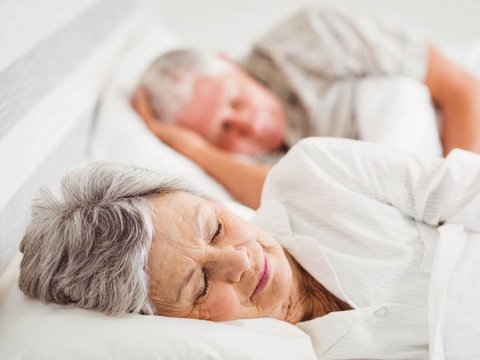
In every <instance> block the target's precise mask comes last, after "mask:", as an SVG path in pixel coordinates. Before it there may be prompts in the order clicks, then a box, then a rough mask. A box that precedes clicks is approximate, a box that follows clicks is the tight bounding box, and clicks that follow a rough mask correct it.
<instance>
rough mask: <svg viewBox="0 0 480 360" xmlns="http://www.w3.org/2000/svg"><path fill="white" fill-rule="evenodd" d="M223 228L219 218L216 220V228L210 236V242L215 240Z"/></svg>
mask: <svg viewBox="0 0 480 360" xmlns="http://www.w3.org/2000/svg"><path fill="white" fill-rule="evenodd" d="M222 230H223V224H222V223H221V222H220V220H217V229H216V231H215V234H213V236H212V240H211V242H213V241H215V239H216V238H217V237H218V236H219V235H220V234H221V233H222Z"/></svg>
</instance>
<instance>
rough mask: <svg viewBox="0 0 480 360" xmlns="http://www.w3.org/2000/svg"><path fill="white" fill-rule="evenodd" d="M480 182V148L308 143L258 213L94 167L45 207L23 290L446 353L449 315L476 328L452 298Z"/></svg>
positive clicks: (360, 344)
mask: <svg viewBox="0 0 480 360" xmlns="http://www.w3.org/2000/svg"><path fill="white" fill-rule="evenodd" d="M479 178H480V158H478V156H477V155H474V154H472V153H468V152H464V151H460V150H455V151H453V152H452V153H451V154H450V155H449V156H448V157H447V158H446V159H430V158H426V159H424V158H420V157H415V156H411V155H406V154H403V153H399V152H394V151H391V150H386V149H383V148H380V147H378V146H376V145H371V144H365V143H357V142H355V141H351V140H335V139H328V140H327V139H318V138H312V139H307V140H303V141H301V142H300V144H299V145H297V146H295V147H294V148H293V149H292V150H291V151H290V152H289V153H288V154H287V156H286V157H285V158H284V159H282V160H281V161H280V162H279V163H278V164H277V165H276V166H275V167H274V168H273V170H272V171H271V172H270V173H269V175H268V178H267V181H266V184H265V187H264V190H263V195H262V205H261V207H260V209H259V210H258V211H257V212H256V215H255V216H254V218H253V220H252V222H247V221H245V220H242V219H241V218H239V217H237V216H236V215H234V214H233V213H231V212H229V211H227V210H226V209H225V208H223V207H222V206H221V204H219V203H217V202H215V201H214V200H212V199H209V198H208V197H205V196H201V195H199V194H197V193H196V192H194V191H192V190H191V189H189V188H188V187H186V186H184V185H182V184H180V183H177V182H168V181H165V180H162V178H160V177H159V176H158V175H157V174H155V173H152V172H150V171H146V170H140V169H135V168H128V167H122V166H118V165H112V164H106V163H97V164H94V165H91V166H89V167H87V168H86V169H84V170H80V171H78V172H75V173H73V174H70V175H68V176H66V177H65V178H64V180H63V184H62V185H63V186H62V190H63V198H62V200H56V199H55V198H53V197H52V196H51V195H50V194H49V193H48V192H45V193H44V194H43V195H42V197H41V198H40V199H38V200H37V203H36V204H34V211H33V218H32V222H31V224H30V226H29V228H28V230H27V233H26V235H25V238H24V239H23V241H22V244H21V250H22V252H23V253H24V257H23V260H22V264H21V277H20V288H21V289H22V290H23V292H24V293H26V294H27V295H29V296H32V297H37V298H39V299H41V300H42V301H44V302H56V303H60V304H75V305H76V306H79V307H83V308H87V309H95V310H99V311H102V312H105V313H107V314H113V315H120V314H123V313H126V312H134V313H144V314H157V315H166V316H175V317H188V318H194V319H208V320H214V321H222V320H232V319H241V318H254V317H274V318H278V319H282V320H285V321H288V322H290V323H294V324H296V323H297V324H298V326H300V327H301V328H302V329H303V330H304V331H306V332H307V333H309V334H310V335H311V336H312V343H313V344H314V346H315V348H316V351H317V354H322V356H325V358H368V359H389V358H395V359H427V358H428V357H429V351H430V356H431V358H435V356H436V355H435V354H436V353H437V352H438V351H440V350H438V349H439V344H441V342H442V336H445V333H442V331H443V330H442V329H444V328H448V326H449V325H451V324H452V322H451V321H450V319H451V318H452V319H453V318H455V319H456V320H455V321H458V319H459V318H461V317H462V316H464V317H463V318H461V319H464V320H465V322H464V323H463V326H466V327H467V329H472V328H469V326H470V325H472V324H475V323H478V321H476V320H475V319H477V320H478V318H479V317H478V315H479V314H478V312H477V313H476V317H475V314H471V313H468V314H467V315H468V316H465V314H464V313H462V311H463V310H465V309H466V311H470V310H471V309H474V308H476V306H470V305H471V303H469V302H468V301H466V302H465V305H464V307H459V306H452V307H450V306H451V305H452V304H454V302H451V301H450V300H449V297H448V296H446V295H445V294H447V295H448V293H449V292H448V291H449V289H450V288H449V287H451V286H453V287H454V288H458V286H459V281H460V277H458V276H457V275H455V272H454V271H453V270H454V269H455V261H457V260H458V259H459V257H462V256H464V255H465V254H464V253H463V252H462V251H463V249H467V248H468V247H467V245H466V244H467V243H468V244H470V243H471V242H469V240H470V239H474V238H476V237H478V235H477V234H476V232H478V231H480V222H479V221H478V219H479V218H480V201H478V200H479V196H480V195H479V194H480V181H479ZM477 240H478V239H477ZM477 243H478V241H477ZM469 246H470V245H469ZM468 249H470V250H469V251H471V250H472V249H473V248H471V247H470V248H468ZM477 249H478V247H477ZM479 253H480V252H479ZM448 269H450V270H452V269H453V270H452V271H451V272H448ZM452 274H453V275H452ZM476 283H477V284H478V281H477V282H476ZM460 288H462V289H465V288H464V287H460ZM477 288H478V286H477ZM478 293H480V291H479V290H478V289H477V293H476V294H477V295H475V294H473V295H472V299H475V297H476V296H477V297H478ZM466 300H468V297H467V299H466ZM472 301H473V300H472ZM446 308H448V311H449V313H448V314H449V316H450V315H451V317H449V316H443V315H444V314H446V313H445V312H444V310H445V309H446ZM455 311H456V312H455ZM448 314H447V315H448ZM439 319H442V320H439ZM469 319H472V320H469ZM307 320H308V321H307ZM477 326H478V325H477ZM477 330H478V328H477ZM473 334H475V333H473ZM467 335H468V334H467ZM477 335H478V333H477ZM470 336H471V335H470ZM474 337H475V336H474ZM457 340H458V339H457ZM451 343H452V341H450V343H449V345H451ZM474 343H476V341H473V342H472V344H473V345H471V346H473V347H475V346H477V345H475V344H474ZM429 346H430V350H429ZM441 349H443V348H441ZM476 350H478V354H480V349H476ZM442 351H443V350H442Z"/></svg>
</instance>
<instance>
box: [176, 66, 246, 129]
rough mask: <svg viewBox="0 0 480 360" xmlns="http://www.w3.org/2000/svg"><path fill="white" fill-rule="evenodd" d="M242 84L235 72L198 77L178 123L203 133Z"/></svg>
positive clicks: (180, 113) (181, 111) (178, 117)
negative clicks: (235, 89)
mask: <svg viewBox="0 0 480 360" xmlns="http://www.w3.org/2000/svg"><path fill="white" fill-rule="evenodd" d="M240 82H241V80H240V78H239V77H237V76H235V74H234V73H233V72H225V73H222V74H219V75H202V76H198V77H197V78H196V79H195V80H194V82H193V88H192V94H191V96H190V99H189V100H188V101H187V102H186V103H185V104H184V106H183V107H182V108H181V110H180V112H179V115H178V116H177V122H178V123H180V124H182V125H186V126H188V127H190V128H192V129H194V130H197V131H201V130H202V129H203V128H204V127H205V126H207V127H208V126H209V125H211V124H210V123H211V122H214V120H215V119H216V118H218V115H219V112H221V111H222V109H223V107H224V106H225V103H226V101H227V99H228V97H229V96H230V94H231V93H233V90H232V89H234V88H235V87H236V86H238V85H239V83H240Z"/></svg>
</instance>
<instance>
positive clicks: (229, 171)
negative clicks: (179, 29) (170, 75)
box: [132, 89, 270, 209]
mask: <svg viewBox="0 0 480 360" xmlns="http://www.w3.org/2000/svg"><path fill="white" fill-rule="evenodd" d="M132 105H133V107H134V108H135V109H136V110H137V112H138V113H139V114H140V115H141V117H142V119H143V120H144V121H145V123H146V124H147V126H148V127H149V128H150V130H151V131H152V132H153V133H154V134H155V135H156V136H157V137H158V138H159V139H160V140H161V141H163V142H164V143H166V144H167V145H169V146H171V147H172V148H173V149H175V150H176V151H178V152H180V153H181V154H183V155H185V156H186V157H188V158H189V159H191V160H192V161H194V162H195V163H197V164H198V165H199V166H201V167H202V168H203V169H204V170H205V171H206V172H207V173H208V174H209V175H210V176H212V177H213V178H215V179H216V180H217V181H218V182H219V183H221V184H222V185H223V186H224V187H225V188H226V189H227V190H228V192H229V193H230V194H231V195H232V196H233V197H234V198H235V199H237V200H238V201H239V202H241V203H242V204H244V205H246V206H249V207H251V208H252V209H256V208H258V206H259V205H260V196H261V193H262V187H263V183H264V181H265V177H266V175H267V173H268V171H269V170H270V167H269V166H265V165H261V164H257V163H254V162H245V161H241V160H239V159H238V158H236V157H235V156H234V155H233V154H231V153H228V152H226V151H224V150H221V149H218V148H216V147H215V146H213V145H211V144H210V143H208V142H207V141H206V140H205V139H203V138H202V137H201V136H200V135H198V134H196V133H194V132H193V131H191V130H189V129H186V128H183V127H180V126H176V125H173V124H167V123H165V122H162V121H159V120H158V119H156V118H155V116H154V115H153V114H152V112H151V110H150V106H149V101H148V94H147V92H146V91H145V90H143V89H140V90H138V91H137V93H136V94H135V95H134V97H133V98H132Z"/></svg>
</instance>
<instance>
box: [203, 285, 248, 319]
mask: <svg viewBox="0 0 480 360" xmlns="http://www.w3.org/2000/svg"><path fill="white" fill-rule="evenodd" d="M204 305H205V307H206V308H207V309H206V310H207V311H208V313H209V315H210V319H209V320H213V321H222V320H231V319H235V318H238V315H241V314H242V311H241V310H242V309H241V303H240V299H239V298H238V294H237V293H236V291H235V289H233V287H232V286H217V287H216V289H212V291H211V292H210V294H209V296H208V298H207V301H205V303H204Z"/></svg>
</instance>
